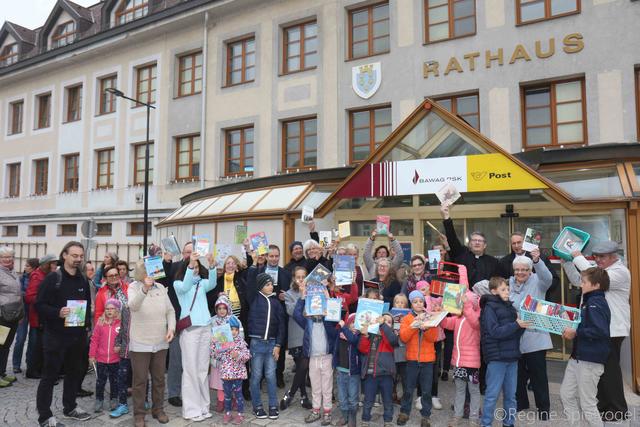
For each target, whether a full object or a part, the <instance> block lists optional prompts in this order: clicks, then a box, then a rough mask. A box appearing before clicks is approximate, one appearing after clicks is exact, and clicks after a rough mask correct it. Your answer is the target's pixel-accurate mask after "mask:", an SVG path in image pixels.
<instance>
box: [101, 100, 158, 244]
mask: <svg viewBox="0 0 640 427" xmlns="http://www.w3.org/2000/svg"><path fill="white" fill-rule="evenodd" d="M104 91H105V92H108V93H110V94H112V95H113V96H117V97H119V98H124V99H128V100H129V101H132V102H135V103H136V104H138V105H144V106H145V107H146V108H147V139H146V142H145V144H144V214H143V215H144V220H143V221H144V222H143V237H142V251H143V253H144V254H146V253H147V236H148V233H149V117H150V115H151V109H152V108H153V109H154V110H155V108H156V107H154V106H153V105H151V104H149V103H147V102H142V101H139V100H137V99H134V98H129V97H128V96H126V95H125V94H124V92H122V91H120V90H118V89H116V88H112V87H110V88H107V89H105V90H104Z"/></svg>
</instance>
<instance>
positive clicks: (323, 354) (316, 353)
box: [293, 284, 337, 426]
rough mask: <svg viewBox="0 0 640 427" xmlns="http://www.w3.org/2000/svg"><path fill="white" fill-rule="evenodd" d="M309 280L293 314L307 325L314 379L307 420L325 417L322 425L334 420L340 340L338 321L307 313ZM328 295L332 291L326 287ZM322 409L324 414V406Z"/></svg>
mask: <svg viewBox="0 0 640 427" xmlns="http://www.w3.org/2000/svg"><path fill="white" fill-rule="evenodd" d="M308 287H309V284H307V286H305V288H304V291H303V292H302V298H300V300H298V302H297V303H296V308H295V310H294V312H293V318H294V319H295V321H296V322H297V323H298V325H300V327H301V328H303V329H304V336H303V339H302V342H303V344H302V352H303V355H304V356H305V357H308V358H309V379H310V380H311V400H312V402H311V403H312V408H311V412H309V415H307V416H306V418H305V419H304V421H305V422H306V423H313V422H315V421H318V420H319V419H320V418H322V422H321V425H323V426H328V425H329V424H331V407H332V402H331V398H332V394H333V366H332V362H333V349H334V345H335V342H336V336H337V329H336V325H337V323H336V322H329V321H327V320H325V319H324V316H323V315H317V316H308V315H306V314H305V299H306V294H307V291H308ZM324 292H325V297H326V298H328V296H329V292H328V291H327V290H326V289H325V290H324ZM321 409H322V415H321V414H320V410H321Z"/></svg>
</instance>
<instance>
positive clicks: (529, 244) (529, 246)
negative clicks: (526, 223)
mask: <svg viewBox="0 0 640 427" xmlns="http://www.w3.org/2000/svg"><path fill="white" fill-rule="evenodd" d="M541 240H542V233H540V232H539V231H537V230H534V229H533V228H527V232H526V233H525V234H524V241H523V242H522V249H524V250H525V251H527V252H531V251H532V250H534V249H538V248H540V241H541Z"/></svg>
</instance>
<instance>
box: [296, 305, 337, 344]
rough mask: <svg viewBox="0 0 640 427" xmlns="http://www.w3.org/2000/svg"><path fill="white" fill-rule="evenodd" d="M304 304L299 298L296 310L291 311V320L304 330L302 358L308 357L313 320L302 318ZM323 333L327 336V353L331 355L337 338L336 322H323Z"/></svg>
mask: <svg viewBox="0 0 640 427" xmlns="http://www.w3.org/2000/svg"><path fill="white" fill-rule="evenodd" d="M304 303H305V300H304V299H302V298H300V299H299V300H298V302H297V303H296V308H295V309H294V310H293V319H294V320H295V321H296V323H297V324H298V325H299V326H300V327H301V328H303V329H304V335H303V337H302V354H303V355H304V357H309V356H310V352H311V331H312V329H313V319H312V318H311V317H304V315H303V311H304ZM322 323H324V331H325V333H326V336H327V353H326V354H333V349H334V345H335V343H336V337H337V336H338V329H336V326H337V325H338V323H337V322H329V321H327V320H325V321H323V322H322Z"/></svg>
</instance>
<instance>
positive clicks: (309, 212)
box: [302, 206, 313, 224]
mask: <svg viewBox="0 0 640 427" xmlns="http://www.w3.org/2000/svg"><path fill="white" fill-rule="evenodd" d="M311 221H313V208H312V207H311V206H303V207H302V222H303V223H305V224H308V223H310V222H311Z"/></svg>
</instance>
